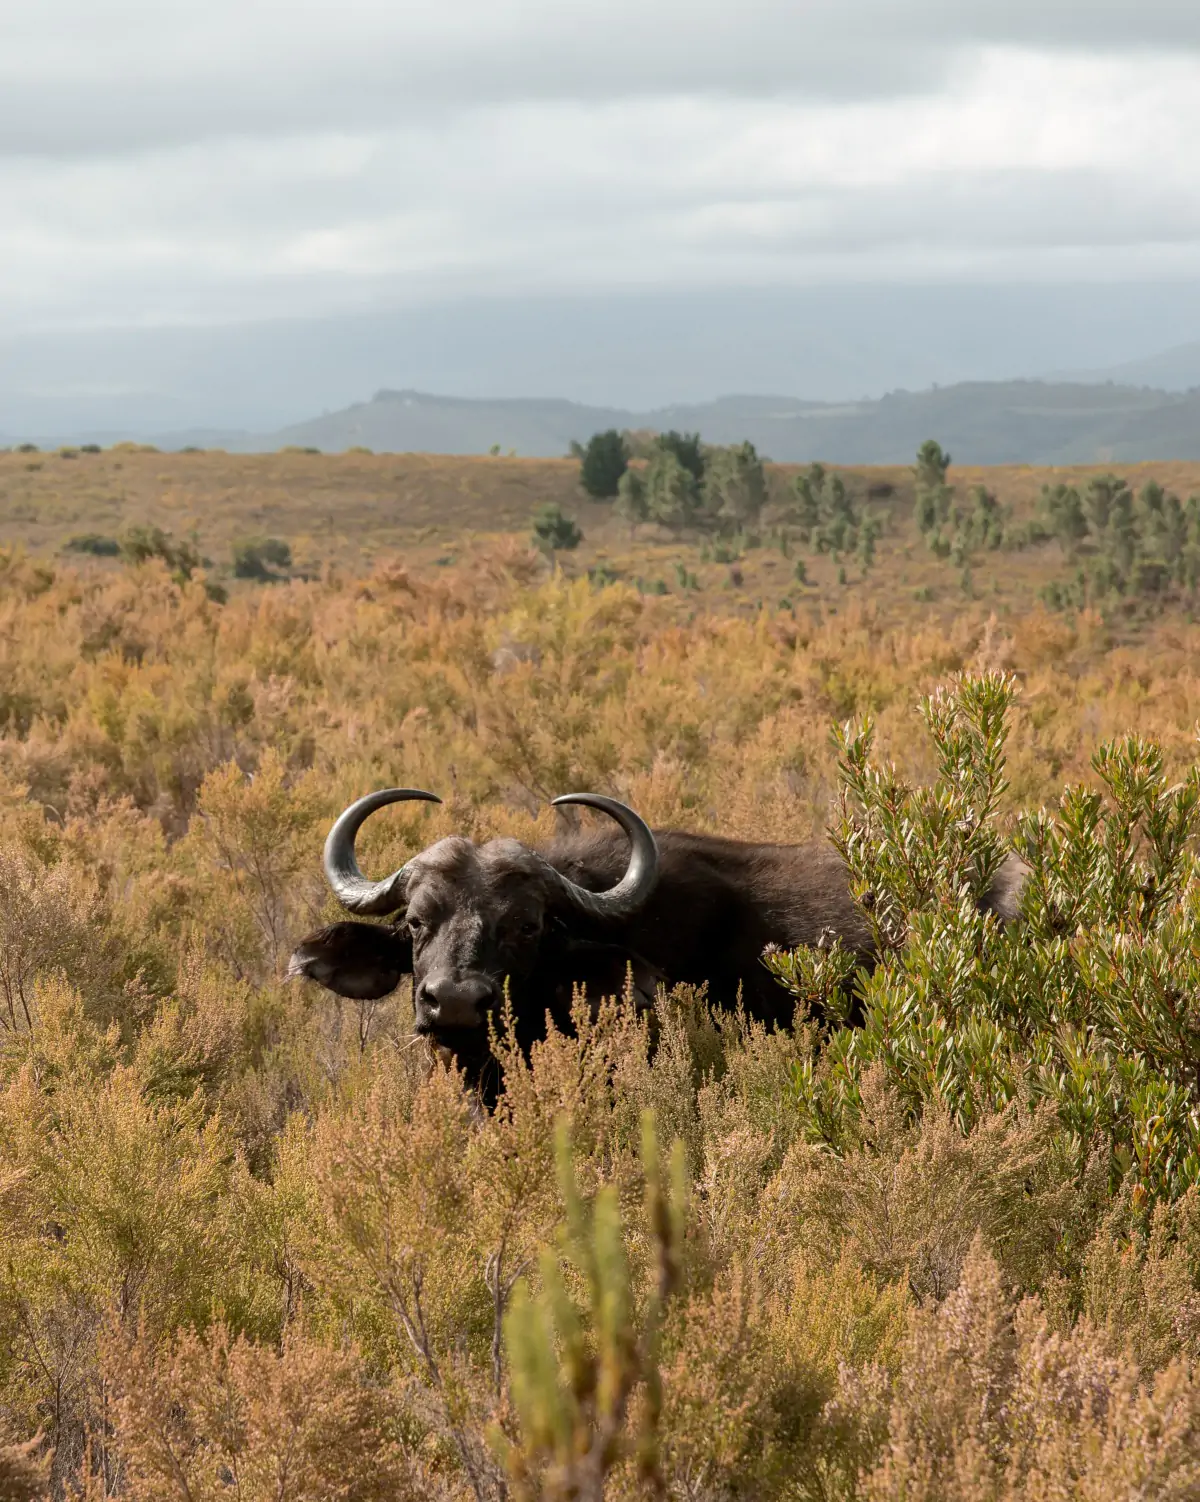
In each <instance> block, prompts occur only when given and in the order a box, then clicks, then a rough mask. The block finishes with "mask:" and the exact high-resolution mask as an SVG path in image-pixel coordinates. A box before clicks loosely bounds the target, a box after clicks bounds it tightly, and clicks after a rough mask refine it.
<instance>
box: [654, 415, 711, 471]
mask: <svg viewBox="0 0 1200 1502" xmlns="http://www.w3.org/2000/svg"><path fill="white" fill-rule="evenodd" d="M654 443H655V447H656V448H659V449H662V450H663V451H664V452H666V453H668V454H674V455H675V457H676V459H678V460H679V462H680V464H682V465H683V467H684V469H686V470H687V471H688V473H689V474H690V475H691V477H692V479H693V480H695V482H696V484H697V485H699V484H701V483H702V482H703V480H704V468H705V459H704V449H703V447H702V445H701V443H700V434H699V433H677V432H676V431H675V429H674V428H671V429H669V430H668V431H667V432H666V433H660V434H659V435H658V437H657V438H656V439H655V440H654Z"/></svg>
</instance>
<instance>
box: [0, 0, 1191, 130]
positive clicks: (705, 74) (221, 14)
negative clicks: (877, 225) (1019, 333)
mask: <svg viewBox="0 0 1200 1502" xmlns="http://www.w3.org/2000/svg"><path fill="white" fill-rule="evenodd" d="M989 44H996V45H1012V46H1027V47H1033V48H1065V49H1070V50H1073V51H1084V52H1088V51H1092V52H1119V53H1127V52H1128V51H1129V50H1130V49H1143V50H1154V49H1162V50H1180V49H1198V48H1200V7H1198V6H1194V5H1192V4H1190V3H1187V0H1145V3H1143V4H1140V5H1137V6H1134V5H1132V4H1130V3H1129V0H1089V3H1088V4H1086V5H1083V4H1081V3H1080V0H1036V3H1035V0H821V3H808V4H800V3H793V0H742V3H740V4H734V3H731V0H692V3H691V4H683V3H681V0H656V3H647V0H572V3H571V4H569V5H568V4H563V3H561V0H445V3H444V4H442V5H438V6H435V5H431V4H424V5H415V4H411V3H410V4H405V5H398V4H391V3H383V0H347V3H345V4H341V5H337V6H335V5H331V4H309V5H307V6H305V5H299V6H289V7H287V8H284V7H283V6H281V5H279V4H277V3H274V0H271V3H264V0H257V3H248V0H212V3H210V4H209V5H207V6H205V7H203V8H201V7H187V8H184V7H180V6H174V5H162V4H155V5H153V6H150V5H146V4H142V3H138V4H134V3H130V0H125V3H123V4H122V3H120V0H105V3H101V4H97V3H96V0H43V3H42V4H40V5H37V6H25V7H18V6H13V7H11V8H9V12H8V16H7V19H0V153H9V154H19V153H24V154H32V155H72V154H83V155H89V154H96V153H103V152H115V151H126V150H135V149H145V148H161V147H163V146H167V145H171V144H179V143H182V142H187V141H192V140H199V139H210V138H212V137H214V136H221V135H262V134H270V135H281V134H287V133H293V132H304V131H336V130H348V131H350V130H353V131H357V130H376V129H380V128H384V127H386V126H388V125H390V124H395V123H400V122H405V121H409V122H411V121H414V120H421V119H430V118H433V117H444V116H445V115H446V114H448V113H454V112H459V111H462V110H470V109H474V108H479V107H481V106H483V107H486V106H491V105H497V104H501V105H503V104H511V103H513V102H515V101H518V100H524V101H529V100H543V101H547V100H555V99H570V100H581V101H590V102H597V101H604V100H617V99H632V98H636V97H648V96H664V95H679V94H691V95H698V94H718V95H729V96H740V97H746V98H762V97H764V96H769V95H789V96H799V97H807V98H832V99H864V98H878V97H886V96H895V95H898V94H903V93H906V92H913V91H918V90H928V89H935V88H937V87H939V86H940V85H942V84H943V83H944V82H945V80H946V78H947V77H948V76H949V74H950V73H951V71H952V70H953V69H954V68H956V67H961V66H962V65H963V60H964V57H966V56H968V55H969V54H970V53H971V52H972V51H973V50H975V49H978V48H979V47H981V46H985V45H989Z"/></svg>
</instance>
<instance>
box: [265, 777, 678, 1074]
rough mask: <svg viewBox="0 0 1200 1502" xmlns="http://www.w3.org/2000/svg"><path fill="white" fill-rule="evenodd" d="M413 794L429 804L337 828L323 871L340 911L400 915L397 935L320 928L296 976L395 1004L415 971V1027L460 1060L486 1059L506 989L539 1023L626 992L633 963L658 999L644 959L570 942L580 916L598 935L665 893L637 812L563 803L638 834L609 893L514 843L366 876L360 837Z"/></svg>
mask: <svg viewBox="0 0 1200 1502" xmlns="http://www.w3.org/2000/svg"><path fill="white" fill-rule="evenodd" d="M411 797H419V798H423V799H426V800H431V795H429V794H420V793H414V792H412V791H410V790H406V789H389V790H387V791H385V792H382V793H374V794H371V795H369V796H368V797H367V798H363V799H360V800H359V802H358V803H356V804H354V805H352V807H351V808H349V809H347V811H346V812H345V813H344V814H343V815H342V817H341V818H340V819H339V820H338V821H337V823H336V824H335V825H334V827H333V829H332V830H331V832H330V835H329V839H328V840H327V842H326V847H325V871H326V874H327V876H328V878H329V882H330V885H331V887H332V888H333V891H334V894H335V895H336V896H337V897H338V899H339V901H340V902H341V903H342V904H343V906H345V907H347V908H349V909H350V910H351V911H352V912H357V913H362V914H375V915H380V916H382V915H384V914H392V915H395V916H394V918H393V924H392V926H389V927H382V926H379V925H375V924H365V923H335V924H333V925H332V926H331V927H329V928H325V929H322V930H321V931H320V932H319V933H316V934H312V935H310V936H309V937H308V938H307V939H305V940H303V941H302V942H301V944H300V945H299V946H298V948H297V949H296V951H295V953H294V954H293V956H292V960H291V964H290V966H289V974H291V975H304V976H307V977H309V978H310V979H312V980H315V981H317V982H319V983H320V984H321V985H323V986H325V987H326V988H327V989H329V990H332V991H335V992H337V993H338V994H339V995H342V996H350V997H354V998H359V999H362V998H367V999H373V998H375V997H379V996H385V995H387V994H388V992H389V991H391V990H393V989H394V988H395V987H396V985H398V984H399V981H400V978H401V977H402V976H403V975H405V974H411V975H412V978H413V1007H414V1011H415V1015H416V1030H417V1032H418V1033H420V1034H422V1035H424V1036H427V1037H429V1038H431V1039H432V1040H433V1041H435V1042H436V1043H438V1044H439V1045H441V1046H443V1047H447V1048H450V1049H451V1050H452V1051H453V1052H455V1053H456V1054H458V1055H459V1056H460V1058H463V1057H472V1056H477V1055H479V1054H480V1053H481V1052H486V1046H487V1045H486V1038H487V1025H488V1020H489V1017H490V1016H491V1015H492V1014H493V1013H495V1012H496V1010H497V1009H498V1008H499V1006H500V1004H501V1002H502V1001H503V998H504V995H505V988H506V986H507V987H508V989H509V994H510V995H511V997H512V999H513V1003H514V1010H515V1011H517V1012H518V1013H520V1012H521V1011H522V1010H523V1008H524V1009H526V1010H528V1009H529V1008H530V1006H531V1005H532V1008H533V1009H536V1010H538V1011H539V1014H540V1013H541V1012H544V1011H545V1009H546V1008H547V1007H553V1005H554V1004H555V1003H556V1002H557V1001H558V1000H560V999H561V996H562V994H563V993H564V992H565V997H566V1002H567V1004H568V1005H569V1002H570V993H571V985H572V983H573V982H575V983H583V984H590V985H592V986H596V985H598V984H602V983H604V982H608V983H609V984H607V986H606V991H607V992H611V991H619V990H620V989H621V987H622V985H623V984H624V978H625V967H626V964H627V963H628V962H629V961H630V960H633V961H634V963H635V984H636V985H648V986H649V990H650V993H651V995H652V994H653V980H652V979H648V976H647V975H643V974H642V971H643V970H645V967H644V966H642V965H641V963H640V962H638V961H637V958H636V956H631V955H628V954H626V953H625V951H623V950H622V949H620V948H619V946H616V945H609V944H606V943H603V942H601V943H596V942H594V941H580V940H579V939H578V937H577V936H576V935H575V934H574V933H573V928H574V927H575V923H577V922H578V920H580V919H583V920H585V921H587V922H588V926H589V927H594V926H595V924H596V923H597V922H599V923H601V925H603V924H604V921H605V920H608V921H609V922H611V921H613V920H619V919H621V918H624V917H628V916H630V915H631V914H632V913H634V912H636V911H638V910H639V909H640V908H641V907H642V906H643V905H644V904H645V902H646V901H647V899H648V898H649V896H650V893H651V892H652V890H653V888H654V884H655V881H656V879H657V849H656V846H655V844H654V837H653V835H652V834H651V833H650V831H649V829H647V828H646V825H645V824H644V823H643V822H642V821H641V819H639V818H638V816H637V815H636V814H634V813H633V812H632V810H630V809H627V808H625V806H624V805H623V804H619V803H616V802H615V801H614V800H612V799H608V798H601V797H598V796H595V795H591V794H576V795H572V796H571V797H569V798H565V799H559V800H558V801H559V802H560V803H565V802H572V803H583V804H587V805H588V806H590V807H595V808H599V809H600V810H601V811H603V812H605V813H607V814H609V815H610V816H611V817H612V818H614V819H615V820H616V821H617V822H618V823H619V824H620V825H621V826H622V827H623V828H624V829H625V831H626V832H627V834H628V835H629V837H630V846H631V849H630V859H629V866H628V869H627V870H626V873H625V875H624V876H623V877H622V879H621V881H620V882H618V883H617V885H616V886H615V887H614V888H612V889H611V890H610V891H607V892H591V891H588V890H586V889H584V888H582V887H579V886H576V885H575V884H574V883H573V882H571V881H569V880H568V879H567V878H566V877H564V876H563V875H562V874H561V873H560V872H558V871H557V870H556V869H555V868H554V867H553V866H551V865H550V864H549V863H548V862H547V861H546V860H545V859H544V858H543V857H542V856H540V855H539V854H537V852H536V851H533V850H530V849H529V848H528V847H526V846H525V845H522V844H521V843H520V842H519V841H517V840H492V841H491V842H489V843H488V844H486V845H476V844H474V843H473V842H472V841H471V840H467V839H461V838H450V839H444V840H439V841H438V843H437V844H435V845H431V846H430V847H429V849H427V850H425V851H422V853H421V854H420V855H418V856H416V857H414V858H413V859H412V860H411V861H409V862H408V863H407V864H406V865H404V866H403V867H401V869H400V870H399V871H396V872H394V873H393V874H392V875H391V876H389V877H386V878H385V879H384V880H382V881H377V882H372V881H369V880H368V879H367V878H366V877H364V876H363V874H362V872H361V871H360V870H359V867H358V862H357V859H356V857H355V853H354V842H355V836H356V835H357V832H358V829H359V828H360V827H361V825H362V822H363V820H364V819H365V818H366V817H367V816H368V815H369V814H370V813H372V812H374V810H375V809H377V808H380V807H383V806H384V805H385V804H387V803H393V802H399V801H401V800H402V799H405V798H411ZM431 801H432V800H431ZM573 920H575V921H574V922H573ZM576 972H578V973H576ZM600 994H606V993H604V992H602V993H600ZM539 1020H540V1015H539Z"/></svg>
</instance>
